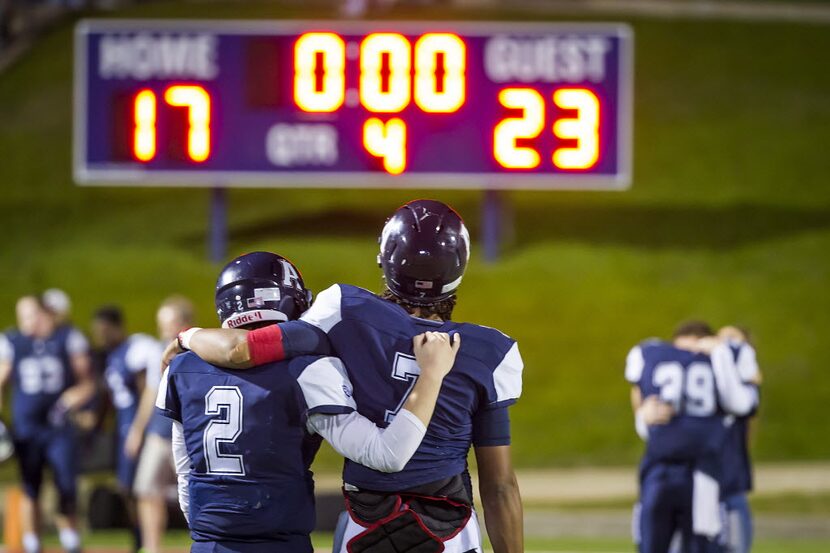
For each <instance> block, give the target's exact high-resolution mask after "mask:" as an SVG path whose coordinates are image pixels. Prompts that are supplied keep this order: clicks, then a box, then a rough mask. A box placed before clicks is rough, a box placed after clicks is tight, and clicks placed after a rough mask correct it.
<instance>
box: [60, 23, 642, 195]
mask: <svg viewBox="0 0 830 553" xmlns="http://www.w3.org/2000/svg"><path fill="white" fill-rule="evenodd" d="M631 119H632V35H631V31H630V29H629V28H628V27H626V26H625V25H618V24H581V23H574V24H560V23H555V24H547V23H544V24H536V23H521V24H514V23H497V22H492V23H460V22H448V21H442V22H392V21H382V22H381V21H365V22H351V23H344V22H338V21H194V20H181V21H177V20H165V21H155V20H89V21H83V22H81V23H79V24H78V26H77V28H76V36H75V95H74V126H75V127H74V141H73V142H74V173H75V179H76V181H77V182H78V183H79V184H111V185H118V184H121V185H126V184H132V185H140V184H147V185H177V186H181V185H200V186H211V187H216V186H318V187H365V188H369V187H411V186H419V187H435V188H550V189H556V188H568V189H596V188H609V189H613V188H625V187H627V186H628V185H629V183H630V179H631V132H632V130H631Z"/></svg>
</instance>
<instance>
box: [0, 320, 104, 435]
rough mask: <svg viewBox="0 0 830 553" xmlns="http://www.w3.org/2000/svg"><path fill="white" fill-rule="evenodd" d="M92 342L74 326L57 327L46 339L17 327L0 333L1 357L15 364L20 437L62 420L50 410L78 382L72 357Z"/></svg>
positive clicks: (15, 403) (15, 408)
mask: <svg viewBox="0 0 830 553" xmlns="http://www.w3.org/2000/svg"><path fill="white" fill-rule="evenodd" d="M87 350H88V344H87V341H86V339H85V338H84V336H83V334H81V333H80V331H78V330H77V329H75V328H74V327H71V326H61V327H59V328H57V329H56V330H55V331H54V332H53V333H52V335H51V336H49V337H48V338H46V339H40V338H33V337H31V336H26V335H24V334H21V333H20V332H18V331H16V330H13V331H10V332H7V333H6V334H5V335H0V359H3V360H6V361H10V362H11V364H12V373H11V382H12V388H13V391H12V420H13V426H14V431H15V435H16V436H17V437H18V438H23V439H25V438H28V437H31V436H33V435H35V434H37V433H39V432H40V431H42V430H43V429H44V428H47V427H49V426H52V425H53V424H61V422H59V421H52V422H51V423H50V421H49V413H50V411H51V409H52V407H53V406H54V405H55V403H56V402H57V400H58V399H59V398H60V396H61V394H62V393H63V392H64V391H65V390H66V389H67V388H69V387H71V386H72V385H73V384H74V383H75V376H74V374H73V372H72V364H71V362H70V357H71V356H72V355H74V354H78V353H84V352H86V351H87Z"/></svg>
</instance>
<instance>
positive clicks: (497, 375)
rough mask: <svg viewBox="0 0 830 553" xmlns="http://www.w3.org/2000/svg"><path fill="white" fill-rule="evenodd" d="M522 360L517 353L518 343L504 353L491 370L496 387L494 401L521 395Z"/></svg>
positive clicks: (506, 399) (513, 398)
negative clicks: (502, 357)
mask: <svg viewBox="0 0 830 553" xmlns="http://www.w3.org/2000/svg"><path fill="white" fill-rule="evenodd" d="M523 370H524V361H522V355H521V354H520V353H519V344H518V343H516V342H514V343H513V346H512V347H511V348H510V350H508V352H507V353H506V354H505V356H504V359H502V360H501V362H500V363H499V365H498V366H497V367H496V370H494V371H493V384H494V386H495V388H496V403H501V402H504V401H510V400H516V399H519V397H520V396H521V395H522V371H523Z"/></svg>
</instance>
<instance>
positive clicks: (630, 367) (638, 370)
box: [625, 346, 646, 384]
mask: <svg viewBox="0 0 830 553" xmlns="http://www.w3.org/2000/svg"><path fill="white" fill-rule="evenodd" d="M645 365H646V362H645V359H643V349H642V348H641V347H640V346H634V347H633V348H631V351H629V352H628V357H626V358H625V379H626V380H627V381H628V382H630V383H631V384H639V383H640V378H642V376H643V369H644V368H645Z"/></svg>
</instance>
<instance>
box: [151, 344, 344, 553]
mask: <svg viewBox="0 0 830 553" xmlns="http://www.w3.org/2000/svg"><path fill="white" fill-rule="evenodd" d="M349 386H350V384H349V382H348V378H347V377H346V375H345V369H344V368H343V366H342V364H341V363H340V361H339V360H338V359H336V358H332V357H297V358H295V359H292V360H290V361H284V362H281V363H272V364H267V365H262V366H260V367H256V368H253V369H250V370H247V371H232V370H227V369H221V368H218V367H215V366H213V365H211V364H209V363H207V362H205V361H203V360H202V359H200V358H199V357H198V356H197V355H196V354H194V353H186V354H183V355H179V356H178V357H176V358H175V359H174V360H173V362H172V363H171V365H170V368H169V369H168V371H167V372H166V373H164V376H163V377H162V381H161V384H160V387H159V396H158V401H157V403H156V405H157V407H158V409H159V410H160V413H161V414H163V415H165V416H167V417H169V418H172V419H173V420H174V421H177V422H178V423H181V427H182V431H183V435H184V441H185V446H186V450H187V458H188V459H189V461H190V474H189V484H188V489H189V496H190V507H189V517H188V519H189V523H190V529H191V536H192V537H193V539H194V541H195V542H196V547H199V544H200V542H201V543H202V544H205V543H206V542H207V543H209V544H213V545H210V548H208V549H199V551H202V550H205V551H208V550H209V551H220V550H221V551H246V552H247V551H269V552H273V553H310V552H311V551H312V547H311V541H310V539H309V534H310V532H311V531H312V530H313V529H314V523H315V519H314V494H313V492H314V482H313V480H312V474H311V471H310V470H309V467H310V465H311V462H312V460H313V459H314V455H315V453H316V452H317V449H318V448H319V446H320V441H321V438H320V437H319V436H316V435H311V434H310V433H309V432H308V431H307V430H306V426H305V425H306V420H307V417H308V416H309V415H311V414H314V413H324V414H341V413H349V412H352V411H354V402H353V400H352V399H351V389H350V387H349ZM217 543H218V544H221V547H219V548H218V549H217V548H216V547H215V544H217ZM196 547H194V551H195V550H196Z"/></svg>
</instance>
